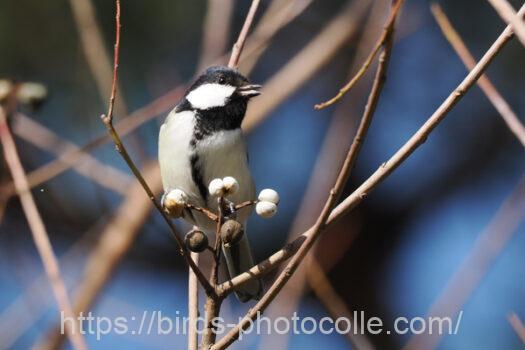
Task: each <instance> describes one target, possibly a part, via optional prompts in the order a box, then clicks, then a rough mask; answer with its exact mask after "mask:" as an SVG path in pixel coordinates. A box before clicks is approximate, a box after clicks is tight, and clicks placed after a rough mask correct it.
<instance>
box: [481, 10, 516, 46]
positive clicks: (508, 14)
mask: <svg viewBox="0 0 525 350" xmlns="http://www.w3.org/2000/svg"><path fill="white" fill-rule="evenodd" d="M487 1H488V2H489V3H490V4H491V5H492V7H494V9H495V10H496V11H497V12H498V14H499V15H500V17H501V18H502V19H503V20H504V21H505V22H506V23H507V24H508V25H510V26H511V27H512V31H513V32H514V33H515V34H516V36H517V37H518V39H519V41H521V43H522V44H523V46H525V22H523V15H518V14H517V13H516V11H515V10H514V8H513V7H512V5H511V4H509V3H508V1H507V0H487Z"/></svg>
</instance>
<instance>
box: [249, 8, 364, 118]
mask: <svg viewBox="0 0 525 350" xmlns="http://www.w3.org/2000/svg"><path fill="white" fill-rule="evenodd" d="M369 5H370V0H361V1H352V2H351V3H350V4H349V5H347V6H346V7H345V8H344V9H343V10H342V11H341V13H340V14H339V15H337V16H336V17H335V18H334V19H332V20H331V21H330V22H329V23H328V24H327V25H326V26H325V27H324V28H323V30H322V31H321V32H320V33H319V34H317V35H316V36H315V37H314V38H313V39H312V40H311V41H310V42H309V43H308V45H306V46H305V47H304V48H303V49H302V50H301V51H300V52H299V53H298V54H296V55H295V56H294V57H293V58H292V59H291V60H290V61H289V62H288V63H287V64H286V65H285V66H284V67H283V68H281V69H280V70H279V72H277V73H276V74H275V75H274V76H273V77H272V78H271V79H270V80H268V81H267V82H265V83H264V85H263V88H262V90H261V92H262V93H261V96H259V97H257V98H256V99H255V100H254V101H253V102H251V103H250V105H249V106H248V112H247V113H246V118H245V119H244V123H243V127H244V128H253V127H256V126H257V125H259V124H260V123H261V122H262V121H263V120H264V118H265V117H266V116H267V115H268V114H270V113H271V112H272V111H273V110H274V109H275V108H277V106H279V105H280V104H281V103H282V102H283V101H284V100H285V99H286V98H287V97H288V96H290V95H291V94H292V93H293V92H295V91H296V90H297V89H299V88H300V87H301V86H302V85H303V84H304V83H305V82H306V81H308V80H309V79H310V78H311V77H312V76H313V75H314V74H315V73H316V72H317V71H319V69H321V67H323V66H324V65H325V64H326V63H327V62H328V61H329V60H330V59H331V58H332V57H333V56H334V55H335V53H336V52H337V51H338V50H339V49H340V48H341V47H342V46H343V45H344V44H345V43H346V42H347V41H348V39H349V38H351V37H352V35H354V33H355V32H356V29H357V28H358V25H359V22H360V21H361V20H362V19H363V18H364V15H365V13H366V11H367V9H368V7H369Z"/></svg>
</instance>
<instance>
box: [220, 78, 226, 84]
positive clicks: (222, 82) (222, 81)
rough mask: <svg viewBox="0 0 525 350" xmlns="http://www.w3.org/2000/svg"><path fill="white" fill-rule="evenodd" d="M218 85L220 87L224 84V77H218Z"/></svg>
mask: <svg viewBox="0 0 525 350" xmlns="http://www.w3.org/2000/svg"><path fill="white" fill-rule="evenodd" d="M219 84H221V85H224V84H226V78H225V77H224V76H221V77H219Z"/></svg>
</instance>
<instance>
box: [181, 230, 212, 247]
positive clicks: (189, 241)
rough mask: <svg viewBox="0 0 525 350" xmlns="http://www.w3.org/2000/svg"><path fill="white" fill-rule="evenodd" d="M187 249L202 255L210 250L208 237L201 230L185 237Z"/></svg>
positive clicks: (191, 232) (189, 233)
mask: <svg viewBox="0 0 525 350" xmlns="http://www.w3.org/2000/svg"><path fill="white" fill-rule="evenodd" d="M184 243H186V247H188V249H189V250H191V251H192V252H194V253H201V252H203V251H205V250H206V248H208V236H206V235H205V234H204V232H202V231H199V230H193V231H190V232H188V233H187V234H186V237H184Z"/></svg>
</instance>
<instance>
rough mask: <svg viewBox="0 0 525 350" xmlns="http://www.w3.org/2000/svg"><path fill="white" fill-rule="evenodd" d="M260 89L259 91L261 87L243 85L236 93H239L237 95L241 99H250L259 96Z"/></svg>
mask: <svg viewBox="0 0 525 350" xmlns="http://www.w3.org/2000/svg"><path fill="white" fill-rule="evenodd" d="M260 89H261V85H257V84H248V85H244V86H241V87H240V88H238V89H237V92H238V93H239V95H241V96H243V97H248V98H250V97H254V96H259V95H260V94H261V91H260Z"/></svg>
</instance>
